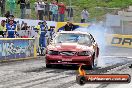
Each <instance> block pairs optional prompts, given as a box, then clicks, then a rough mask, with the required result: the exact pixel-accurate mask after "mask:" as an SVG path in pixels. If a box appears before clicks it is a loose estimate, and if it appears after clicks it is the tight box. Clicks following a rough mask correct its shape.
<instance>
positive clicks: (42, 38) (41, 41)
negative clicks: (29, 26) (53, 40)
mask: <svg viewBox="0 0 132 88" xmlns="http://www.w3.org/2000/svg"><path fill="white" fill-rule="evenodd" d="M47 30H48V26H47V23H46V21H44V22H43V24H41V26H40V39H39V46H40V48H41V49H40V50H41V55H44V50H45V48H46V33H47Z"/></svg>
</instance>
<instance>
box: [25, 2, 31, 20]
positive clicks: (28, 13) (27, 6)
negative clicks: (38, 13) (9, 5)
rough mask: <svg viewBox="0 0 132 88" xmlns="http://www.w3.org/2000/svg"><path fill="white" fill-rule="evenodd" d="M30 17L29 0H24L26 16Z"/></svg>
mask: <svg viewBox="0 0 132 88" xmlns="http://www.w3.org/2000/svg"><path fill="white" fill-rule="evenodd" d="M30 17H31V7H30V0H26V18H28V19H30Z"/></svg>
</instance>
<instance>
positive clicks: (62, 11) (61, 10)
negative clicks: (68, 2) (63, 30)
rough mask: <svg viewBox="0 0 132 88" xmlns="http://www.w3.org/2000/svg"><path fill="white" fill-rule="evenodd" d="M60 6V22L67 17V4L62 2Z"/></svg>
mask: <svg viewBox="0 0 132 88" xmlns="http://www.w3.org/2000/svg"><path fill="white" fill-rule="evenodd" d="M58 6H59V16H60V22H64V18H65V10H66V7H65V4H64V3H63V2H61V3H60V4H58Z"/></svg>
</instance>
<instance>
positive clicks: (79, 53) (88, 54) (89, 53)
mask: <svg viewBox="0 0 132 88" xmlns="http://www.w3.org/2000/svg"><path fill="white" fill-rule="evenodd" d="M78 56H91V52H90V51H82V52H78Z"/></svg>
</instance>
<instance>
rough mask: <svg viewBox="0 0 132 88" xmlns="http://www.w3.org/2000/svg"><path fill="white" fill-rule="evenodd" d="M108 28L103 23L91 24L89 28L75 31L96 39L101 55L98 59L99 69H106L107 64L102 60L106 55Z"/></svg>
mask: <svg viewBox="0 0 132 88" xmlns="http://www.w3.org/2000/svg"><path fill="white" fill-rule="evenodd" d="M106 30H107V28H106V27H104V25H103V22H100V23H98V24H94V23H93V24H91V25H90V26H89V27H87V28H78V29H76V30H75V31H82V32H89V33H91V34H92V35H93V37H94V38H95V41H96V42H97V43H98V46H99V48H100V55H99V58H98V64H97V66H98V67H105V62H104V61H103V59H102V58H101V56H103V54H104V53H105V46H106V41H105V32H106Z"/></svg>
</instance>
